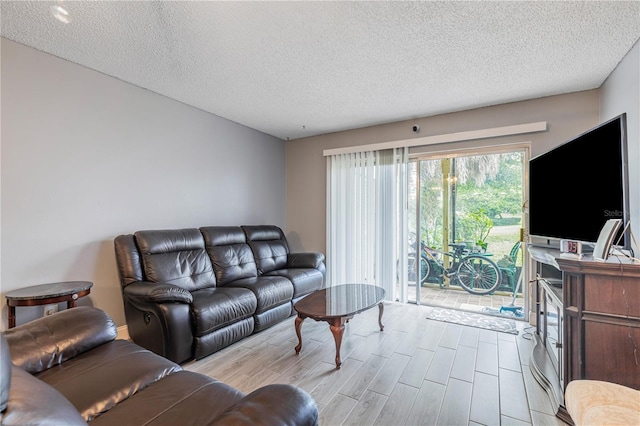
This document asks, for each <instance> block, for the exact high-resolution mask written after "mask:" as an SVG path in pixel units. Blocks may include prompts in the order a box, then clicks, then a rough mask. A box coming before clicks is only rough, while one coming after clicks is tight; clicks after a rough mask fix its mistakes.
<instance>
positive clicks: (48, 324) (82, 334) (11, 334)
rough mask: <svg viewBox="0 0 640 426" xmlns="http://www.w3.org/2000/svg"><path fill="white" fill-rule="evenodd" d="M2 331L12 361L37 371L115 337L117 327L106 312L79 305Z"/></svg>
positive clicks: (58, 363) (26, 369) (29, 371)
mask: <svg viewBox="0 0 640 426" xmlns="http://www.w3.org/2000/svg"><path fill="white" fill-rule="evenodd" d="M3 334H4V337H5V338H6V340H7V343H9V350H10V352H11V361H12V362H13V364H14V365H16V366H18V367H20V368H22V369H23V370H25V371H27V372H28V373H31V374H36V373H40V372H42V371H45V370H47V369H49V368H51V367H55V366H57V365H60V364H62V363H63V362H65V361H67V360H69V359H71V358H74V357H76V356H78V355H81V354H83V353H85V352H88V351H90V350H91V349H94V348H96V347H98V346H101V345H103V344H104V343H107V342H110V341H112V340H114V339H115V338H116V336H117V334H118V329H117V328H116V325H115V323H114V322H113V320H112V319H111V317H109V315H107V313H106V312H104V311H102V310H100V309H97V308H93V307H90V306H78V307H77V308H73V309H66V310H64V311H61V312H58V313H57V314H55V315H52V316H50V317H43V318H38V319H35V320H33V321H29V322H27V323H24V324H21V325H19V326H18V327H14V328H10V329H9V330H6V331H4V332H3Z"/></svg>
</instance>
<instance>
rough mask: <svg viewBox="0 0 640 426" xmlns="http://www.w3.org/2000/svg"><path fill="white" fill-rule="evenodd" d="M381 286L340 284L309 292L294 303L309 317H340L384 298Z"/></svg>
mask: <svg viewBox="0 0 640 426" xmlns="http://www.w3.org/2000/svg"><path fill="white" fill-rule="evenodd" d="M384 294H385V291H384V289H383V288H382V287H376V286H374V285H370V284H341V285H337V286H333V287H328V288H326V289H323V290H318V291H316V292H315V293H311V294H310V295H308V296H306V297H305V298H303V299H302V300H300V301H299V302H297V303H296V304H295V305H294V309H295V310H296V311H297V312H298V313H300V314H302V315H306V316H309V317H321V318H330V317H342V316H346V315H352V314H357V313H359V312H362V311H364V310H367V309H369V308H371V307H373V306H375V305H377V304H379V303H380V302H381V301H382V299H384Z"/></svg>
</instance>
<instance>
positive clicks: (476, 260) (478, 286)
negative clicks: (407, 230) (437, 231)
mask: <svg viewBox="0 0 640 426" xmlns="http://www.w3.org/2000/svg"><path fill="white" fill-rule="evenodd" d="M449 246H450V247H452V248H453V251H451V252H444V251H440V250H437V249H434V248H430V247H427V246H426V244H424V243H423V242H422V241H421V242H420V258H421V262H420V283H421V284H423V283H425V282H426V281H427V279H428V278H429V276H430V275H431V276H433V275H434V274H436V276H438V277H439V278H442V277H447V278H450V279H452V278H455V279H457V282H458V284H459V285H460V287H462V288H463V289H465V290H466V291H467V292H469V293H471V294H474V295H479V296H482V295H486V294H491V293H493V292H494V291H495V290H496V289H497V288H498V286H499V285H500V282H501V281H502V272H501V271H500V268H499V267H498V265H497V264H496V263H495V262H494V261H493V260H491V259H489V258H488V257H487V256H485V255H483V254H481V253H469V251H468V250H467V249H466V244H464V243H456V244H449ZM438 255H442V257H444V256H447V257H450V258H451V259H452V262H451V266H450V267H446V266H445V265H444V262H443V260H442V259H440V258H439V257H438ZM430 260H431V261H430ZM416 263H417V257H416V256H415V254H414V253H410V254H409V271H416V266H417V265H416ZM432 269H434V270H433V271H432ZM416 275H417V274H416Z"/></svg>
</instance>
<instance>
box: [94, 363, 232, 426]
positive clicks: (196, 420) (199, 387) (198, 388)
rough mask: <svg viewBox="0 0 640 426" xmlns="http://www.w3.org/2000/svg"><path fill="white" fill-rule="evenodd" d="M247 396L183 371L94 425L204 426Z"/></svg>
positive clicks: (119, 406)
mask: <svg viewBox="0 0 640 426" xmlns="http://www.w3.org/2000/svg"><path fill="white" fill-rule="evenodd" d="M243 396H244V394H243V393H242V392H240V391H238V390H236V389H234V388H232V387H231V386H229V385H226V384H224V383H222V382H219V381H217V380H215V379H211V378H209V377H207V376H204V375H201V374H197V373H193V372H190V371H181V372H178V373H175V374H172V375H170V376H168V377H166V378H164V379H163V380H161V381H159V382H156V383H154V384H152V385H150V386H149V387H147V388H146V389H145V390H144V392H139V393H137V394H136V395H133V396H132V397H131V398H129V399H127V400H126V401H123V402H122V403H120V404H118V405H117V406H115V407H114V408H112V409H111V410H109V411H108V412H107V413H104V414H103V415H101V416H99V417H97V418H96V419H95V420H94V421H93V422H91V424H92V425H118V424H120V425H125V424H131V425H181V426H187V425H205V424H210V423H211V422H212V421H213V420H214V419H215V417H217V416H218V415H220V414H221V413H223V412H224V411H225V410H226V409H227V408H229V407H231V406H232V405H233V404H235V403H236V402H238V401H239V400H240V399H242V397H243Z"/></svg>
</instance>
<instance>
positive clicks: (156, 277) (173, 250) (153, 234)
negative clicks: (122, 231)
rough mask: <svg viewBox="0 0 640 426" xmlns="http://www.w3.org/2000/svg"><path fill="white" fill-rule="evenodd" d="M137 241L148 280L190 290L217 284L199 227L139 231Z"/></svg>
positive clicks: (136, 235)
mask: <svg viewBox="0 0 640 426" xmlns="http://www.w3.org/2000/svg"><path fill="white" fill-rule="evenodd" d="M134 235H135V238H136V243H137V245H138V248H139V250H140V254H141V257H142V267H143V270H144V275H145V279H146V280H147V281H151V282H165V283H170V284H174V285H177V286H178V287H181V288H184V289H185V290H188V291H194V290H198V289H201V288H207V287H215V285H216V278H215V274H214V272H213V267H212V265H211V260H210V259H209V256H207V252H206V250H205V247H204V239H203V237H202V234H201V233H200V231H199V230H198V229H195V228H193V229H167V230H160V231H138V232H136V233H135V234H134Z"/></svg>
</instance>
